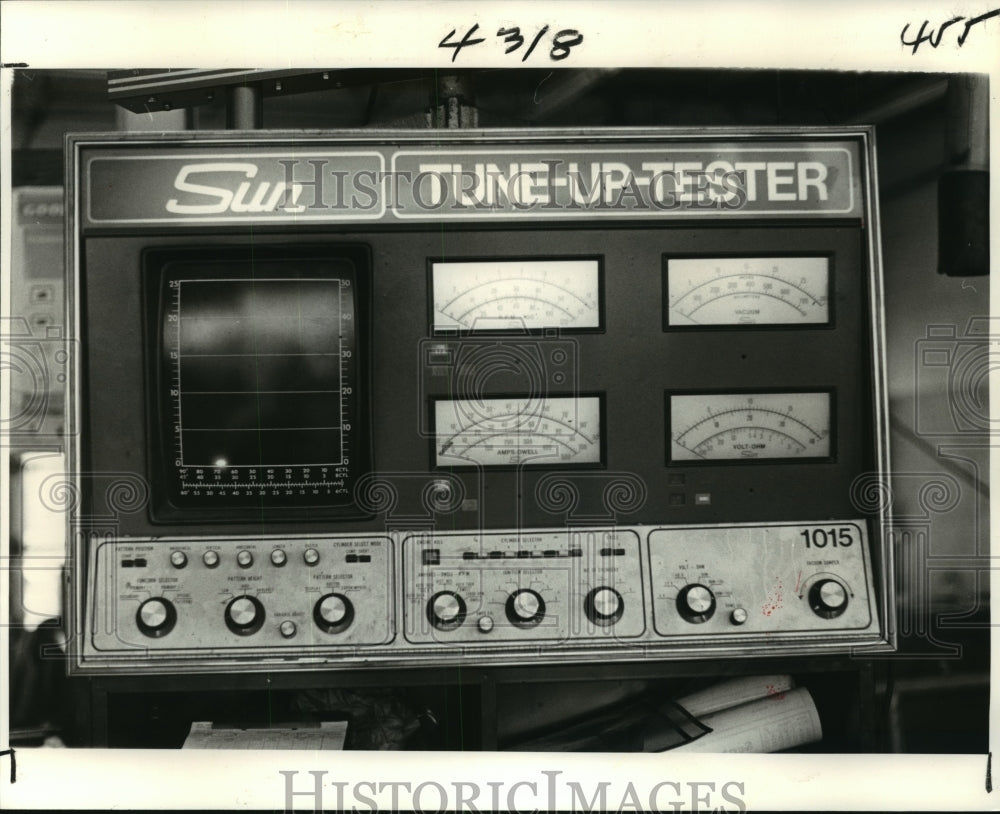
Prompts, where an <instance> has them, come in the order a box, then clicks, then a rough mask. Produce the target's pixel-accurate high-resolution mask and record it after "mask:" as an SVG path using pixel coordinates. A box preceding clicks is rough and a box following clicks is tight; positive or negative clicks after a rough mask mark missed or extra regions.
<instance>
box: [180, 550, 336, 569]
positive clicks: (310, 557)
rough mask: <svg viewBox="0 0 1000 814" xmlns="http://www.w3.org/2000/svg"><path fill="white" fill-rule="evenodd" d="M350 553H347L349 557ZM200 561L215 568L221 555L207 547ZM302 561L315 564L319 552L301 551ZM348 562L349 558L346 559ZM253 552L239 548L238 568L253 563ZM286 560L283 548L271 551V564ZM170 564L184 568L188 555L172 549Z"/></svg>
mask: <svg viewBox="0 0 1000 814" xmlns="http://www.w3.org/2000/svg"><path fill="white" fill-rule="evenodd" d="M350 556H351V555H348V557H350ZM201 561H202V562H203V563H204V564H205V566H206V567H207V568H215V567H216V566H217V565H219V563H220V562H222V557H221V555H220V554H219V552H218V551H215V550H214V549H209V550H208V551H206V552H205V553H204V554H202V555H201ZM302 561H303V562H304V563H305V564H306V565H316V564H317V563H318V562H319V552H318V551H317V550H316V549H315V548H307V549H306V550H305V551H303V552H302ZM348 561H349V562H350V560H348ZM253 562H254V559H253V552H252V551H248V550H247V549H245V548H241V549H240V550H239V551H238V552H237V554H236V564H237V565H238V566H239V567H240V568H249V567H250V566H251V565H253ZM287 562H288V554H286V553H285V551H284V549H281V548H276V549H274V551H272V552H271V565H274V566H276V567H277V568H281V567H282V566H283V565H284V564H285V563H287ZM170 564H171V565H172V566H173V567H174V568H186V567H187V564H188V557H187V554H185V553H184V552H183V551H172V552H171V553H170Z"/></svg>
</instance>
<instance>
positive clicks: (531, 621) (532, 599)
mask: <svg viewBox="0 0 1000 814" xmlns="http://www.w3.org/2000/svg"><path fill="white" fill-rule="evenodd" d="M504 610H505V611H506V612H507V621H509V622H510V623H511V624H512V625H517V626H518V627H534V626H535V625H537V624H539V623H540V622H541V621H542V619H544V618H545V600H544V599H542V596H541V594H539V593H538V592H537V591H532V590H531V589H530V588H522V589H521V590H520V591H514V593H512V594H511V595H510V596H508V597H507V604H506V605H505V606H504Z"/></svg>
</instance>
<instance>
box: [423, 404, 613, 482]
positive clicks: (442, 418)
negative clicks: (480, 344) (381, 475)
mask: <svg viewBox="0 0 1000 814" xmlns="http://www.w3.org/2000/svg"><path fill="white" fill-rule="evenodd" d="M601 412H602V411H601V399H600V397H599V396H559V397H548V398H541V397H539V398H520V397H514V398H506V397H504V398H488V399H440V400H438V401H436V402H434V456H435V461H434V462H435V465H437V466H488V467H497V466H518V465H521V464H527V465H531V466H551V465H568V464H572V465H574V466H575V465H587V464H589V465H598V464H600V463H601V462H602V457H601Z"/></svg>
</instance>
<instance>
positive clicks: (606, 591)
mask: <svg viewBox="0 0 1000 814" xmlns="http://www.w3.org/2000/svg"><path fill="white" fill-rule="evenodd" d="M583 610H584V612H585V613H586V614H587V618H588V619H590V621H591V622H593V623H594V624H595V625H601V626H603V627H608V626H610V625H613V624H614V623H615V622H617V621H618V620H619V619H621V618H622V614H623V613H624V612H625V602H624V601H623V600H622V595H621V594H620V593H618V591H616V590H615V589H614V588H609V587H608V586H606V585H603V586H601V587H600V588H594V590H592V591H591V592H590V593H588V594H587V598H586V599H584V600H583Z"/></svg>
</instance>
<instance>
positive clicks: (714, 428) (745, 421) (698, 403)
mask: <svg viewBox="0 0 1000 814" xmlns="http://www.w3.org/2000/svg"><path fill="white" fill-rule="evenodd" d="M830 402H831V395H830V393H826V392H818V393H816V392H814V393H754V394H743V393H741V394H698V395H687V394H686V395H676V394H674V395H671V396H670V438H671V441H670V460H671V461H674V462H676V461H752V460H761V459H765V460H774V459H782V458H829V457H830V455H831V444H830V418H831V404H830Z"/></svg>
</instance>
